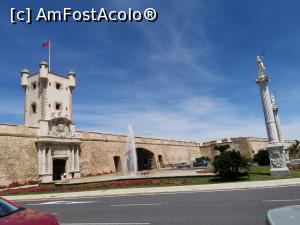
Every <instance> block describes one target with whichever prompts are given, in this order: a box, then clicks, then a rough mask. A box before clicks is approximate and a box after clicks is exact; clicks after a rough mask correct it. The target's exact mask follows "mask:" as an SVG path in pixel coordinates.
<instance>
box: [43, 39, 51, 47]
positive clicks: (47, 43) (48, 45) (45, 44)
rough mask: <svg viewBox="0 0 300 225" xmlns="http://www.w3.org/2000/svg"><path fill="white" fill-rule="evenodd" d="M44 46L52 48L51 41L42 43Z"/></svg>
mask: <svg viewBox="0 0 300 225" xmlns="http://www.w3.org/2000/svg"><path fill="white" fill-rule="evenodd" d="M42 47H43V48H50V41H46V42H44V43H43V44H42Z"/></svg>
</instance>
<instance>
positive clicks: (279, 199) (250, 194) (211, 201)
mask: <svg viewBox="0 0 300 225" xmlns="http://www.w3.org/2000/svg"><path fill="white" fill-rule="evenodd" d="M19 203H20V204H21V205H23V206H24V207H26V208H33V209H38V210H43V211H48V212H51V213H54V214H55V215H56V216H57V217H58V218H59V220H60V221H61V223H62V224H70V225H71V224H76V225H77V224H93V225H96V224H99V225H131V224H132V225H169V224H172V225H185V224H193V225H233V224H235V225H236V224H238V225H250V224H255V225H259V224H266V213H267V210H268V209H271V208H276V207H281V206H287V205H297V204H298V205H299V204H300V186H293V187H280V188H266V189H252V190H234V191H215V192H194V193H174V194H155V195H138V196H121V197H120V196H118V197H93V198H77V199H55V200H44V201H23V202H19ZM299 224H300V221H299Z"/></svg>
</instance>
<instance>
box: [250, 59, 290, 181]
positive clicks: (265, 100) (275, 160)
mask: <svg viewBox="0 0 300 225" xmlns="http://www.w3.org/2000/svg"><path fill="white" fill-rule="evenodd" d="M259 60H260V59H259ZM257 63H258V66H259V68H260V65H262V68H263V70H261V71H259V72H260V75H259V76H258V77H257V78H256V83H257V84H258V85H259V88H260V95H261V100H262V106H263V111H264V116H265V125H266V129H267V134H268V140H269V145H268V146H267V149H268V152H269V157H270V164H271V171H270V172H271V176H284V175H288V174H289V169H288V168H287V167H286V161H285V155H284V152H283V148H284V146H283V144H282V143H281V142H280V141H279V138H278V133H277V129H276V123H275V117H274V113H273V108H272V103H271V97H270V92H269V88H268V82H269V80H270V79H269V77H268V76H267V75H264V74H262V72H264V67H263V64H262V61H257ZM260 63H261V64H260Z"/></svg>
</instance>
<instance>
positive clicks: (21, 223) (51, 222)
mask: <svg viewBox="0 0 300 225" xmlns="http://www.w3.org/2000/svg"><path fill="white" fill-rule="evenodd" d="M0 225H59V222H58V220H57V219H56V218H55V216H54V215H52V214H50V213H45V212H38V211H34V210H31V209H25V208H23V207H20V206H19V205H17V204H16V203H13V202H11V201H9V200H6V199H4V198H1V197H0Z"/></svg>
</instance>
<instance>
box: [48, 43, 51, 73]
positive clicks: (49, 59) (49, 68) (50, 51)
mask: <svg viewBox="0 0 300 225" xmlns="http://www.w3.org/2000/svg"><path fill="white" fill-rule="evenodd" d="M48 49H49V51H48V59H49V72H50V68H51V67H50V66H51V61H50V60H51V58H50V53H51V42H50V41H49V48H48Z"/></svg>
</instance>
